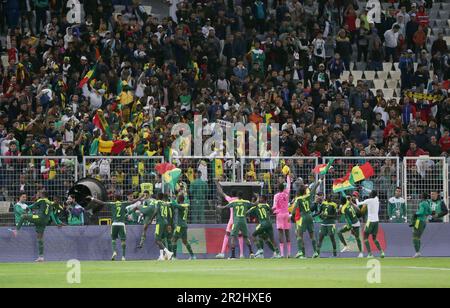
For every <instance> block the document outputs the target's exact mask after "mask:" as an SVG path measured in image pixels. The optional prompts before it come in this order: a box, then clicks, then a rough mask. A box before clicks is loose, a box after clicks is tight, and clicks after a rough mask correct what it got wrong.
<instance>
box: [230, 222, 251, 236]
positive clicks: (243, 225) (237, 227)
mask: <svg viewBox="0 0 450 308" xmlns="http://www.w3.org/2000/svg"><path fill="white" fill-rule="evenodd" d="M239 232H240V233H241V234H242V236H243V237H248V227H247V222H244V221H238V222H234V224H233V228H232V229H231V236H238V235H239Z"/></svg>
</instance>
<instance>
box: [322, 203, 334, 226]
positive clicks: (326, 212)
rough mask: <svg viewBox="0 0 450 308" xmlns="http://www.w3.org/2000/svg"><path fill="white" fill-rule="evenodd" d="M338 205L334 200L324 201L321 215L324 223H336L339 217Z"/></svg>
mask: <svg viewBox="0 0 450 308" xmlns="http://www.w3.org/2000/svg"><path fill="white" fill-rule="evenodd" d="M337 207H338V205H337V204H336V203H334V202H327V201H324V202H323V203H322V207H321V214H320V217H321V218H322V225H325V226H327V225H334V224H336V219H337Z"/></svg>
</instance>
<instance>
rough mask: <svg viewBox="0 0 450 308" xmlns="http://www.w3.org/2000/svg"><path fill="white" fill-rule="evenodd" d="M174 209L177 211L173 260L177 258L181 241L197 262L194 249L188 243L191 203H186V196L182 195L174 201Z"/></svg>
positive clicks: (191, 257) (173, 239)
mask: <svg viewBox="0 0 450 308" xmlns="http://www.w3.org/2000/svg"><path fill="white" fill-rule="evenodd" d="M172 207H173V208H174V209H175V210H176V212H177V213H176V214H177V215H176V216H177V219H176V226H175V228H174V229H175V230H174V234H173V237H172V252H173V258H176V257H177V243H178V240H179V239H181V241H182V242H183V244H184V246H186V249H187V250H188V252H189V255H190V259H191V260H195V259H196V257H195V255H194V252H193V251H192V247H191V245H190V244H189V242H188V216H189V203H187V202H185V198H184V195H182V194H180V195H179V196H178V198H177V200H176V201H175V200H174V201H172Z"/></svg>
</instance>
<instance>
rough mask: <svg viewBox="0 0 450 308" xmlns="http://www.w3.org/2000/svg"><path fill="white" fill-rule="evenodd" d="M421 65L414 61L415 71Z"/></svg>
mask: <svg viewBox="0 0 450 308" xmlns="http://www.w3.org/2000/svg"><path fill="white" fill-rule="evenodd" d="M418 66H419V63H417V62H415V63H414V72H415V71H417V67H418Z"/></svg>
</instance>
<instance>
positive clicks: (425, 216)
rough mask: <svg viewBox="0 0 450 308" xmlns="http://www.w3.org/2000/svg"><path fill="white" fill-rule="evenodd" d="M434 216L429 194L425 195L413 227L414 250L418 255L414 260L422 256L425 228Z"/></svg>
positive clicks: (415, 215)
mask: <svg viewBox="0 0 450 308" xmlns="http://www.w3.org/2000/svg"><path fill="white" fill-rule="evenodd" d="M432 215H433V210H432V207H431V202H430V200H429V199H428V194H426V193H425V194H423V196H422V201H420V203H419V209H418V211H417V212H416V214H414V219H413V221H414V223H413V225H411V227H413V244H414V249H415V250H416V254H415V255H414V258H420V257H421V256H422V254H421V253H420V249H421V238H422V235H423V233H424V232H425V228H426V227H427V221H428V220H429V219H430V217H431V216H432Z"/></svg>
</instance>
